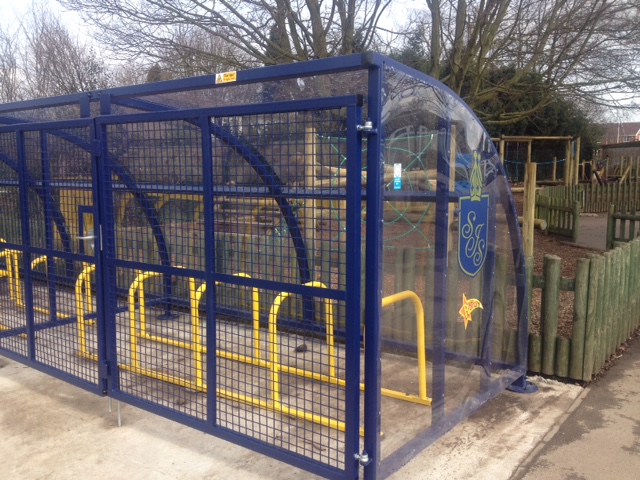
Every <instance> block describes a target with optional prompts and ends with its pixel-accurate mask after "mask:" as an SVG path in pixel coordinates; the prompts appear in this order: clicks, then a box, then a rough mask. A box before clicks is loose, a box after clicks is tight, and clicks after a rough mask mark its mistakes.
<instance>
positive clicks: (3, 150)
mask: <svg viewBox="0 0 640 480" xmlns="http://www.w3.org/2000/svg"><path fill="white" fill-rule="evenodd" d="M0 156H1V158H2V162H1V163H0V178H1V179H2V184H1V185H0V249H1V250H0V282H1V283H0V308H2V311H3V315H2V318H1V319H0V348H1V349H4V350H8V351H10V352H12V353H14V354H17V355H19V356H21V357H27V355H28V348H27V336H26V327H27V316H26V311H25V308H24V296H23V295H22V288H23V285H22V281H21V276H20V273H19V272H20V268H21V262H22V253H21V252H22V247H21V244H22V221H23V218H24V216H23V215H22V214H21V212H20V187H19V183H20V180H19V161H18V145H17V135H16V132H14V131H8V132H1V133H0Z"/></svg>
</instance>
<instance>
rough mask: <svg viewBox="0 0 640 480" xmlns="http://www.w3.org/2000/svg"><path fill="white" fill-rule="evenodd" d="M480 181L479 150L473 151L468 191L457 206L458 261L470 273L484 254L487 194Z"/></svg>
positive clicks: (481, 263) (473, 272) (476, 270)
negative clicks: (483, 191) (467, 194)
mask: <svg viewBox="0 0 640 480" xmlns="http://www.w3.org/2000/svg"><path fill="white" fill-rule="evenodd" d="M483 184H484V178H483V176H482V173H481V170H480V153H479V152H474V153H473V166H472V169H471V189H470V192H469V193H470V195H469V196H468V197H460V201H459V210H458V212H459V217H458V218H459V219H460V220H459V225H458V265H459V266H460V270H462V271H463V272H464V273H466V274H467V275H469V276H470V277H475V276H476V275H477V274H478V272H479V271H480V269H481V268H482V265H484V260H485V258H486V257H487V230H488V228H487V224H488V221H489V195H487V194H483V193H482V187H483Z"/></svg>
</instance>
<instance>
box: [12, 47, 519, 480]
mask: <svg viewBox="0 0 640 480" xmlns="http://www.w3.org/2000/svg"><path fill="white" fill-rule="evenodd" d="M520 245H521V244H520V232H519V227H518V223H517V216H516V214H515V208H514V205H513V201H512V198H511V196H510V193H509V188H508V182H507V180H506V178H505V174H504V169H503V166H502V163H501V161H500V159H499V157H498V155H497V152H496V151H495V148H494V146H493V144H492V142H491V139H490V137H489V136H488V134H487V133H486V131H485V130H484V129H483V127H482V125H481V124H480V123H479V121H478V120H477V118H476V117H475V116H474V115H473V113H472V112H471V110H470V109H469V108H468V107H467V106H466V105H465V104H464V103H463V102H462V101H461V100H460V99H459V98H457V97H456V96H455V94H453V93H452V92H451V91H449V90H448V89H447V88H446V87H444V86H443V85H441V84H439V83H438V82H436V81H434V80H432V79H430V78H428V77H426V76H424V75H422V74H420V73H418V72H415V71H413V70H411V69H409V68H407V67H405V66H403V65H401V64H398V63H397V62H394V61H392V60H390V59H387V58H385V57H382V56H379V55H376V54H362V55H352V56H348V57H341V58H335V59H327V60H321V61H314V62H307V63H299V64H292V65H283V66H279V67H270V68H264V69H254V70H247V71H242V72H225V74H224V75H222V74H220V75H214V76H209V77H198V78H192V79H184V80H176V81H171V82H161V83H158V84H147V85H138V86H131V87H122V88H114V89H110V90H106V91H102V92H91V93H89V94H78V95H69V96H64V97H57V98H51V99H41V100H33V101H28V102H21V103H15V104H7V105H0V305H1V306H2V311H3V313H2V315H0V354H2V355H6V356H8V357H11V358H14V359H16V360H18V361H21V362H23V363H26V364H28V365H31V366H33V367H35V368H38V369H40V370H43V371H45V372H46V373H49V374H51V375H54V376H57V377H60V378H62V379H64V380H66V381H68V382H71V383H73V384H75V385H78V386H80V387H82V388H85V389H87V390H89V391H92V392H94V393H97V394H103V395H108V396H110V397H112V398H115V399H118V400H122V401H125V402H127V403H130V404H133V405H135V406H138V407H140V408H143V409H146V410H149V411H151V412H154V413H157V414H159V415H163V416H166V417H168V418H171V419H174V420H176V421H178V422H180V423H183V424H186V425H189V426H192V427H194V428H197V429H199V430H202V431H204V432H208V433H211V434H213V435H216V436H219V437H222V438H225V439H228V440H230V441H233V442H235V443H238V444H241V445H244V446H247V447H248V448H251V449H254V450H257V451H261V452H264V453H265V454H268V455H270V456H273V457H275V458H278V459H281V460H283V461H286V462H289V463H291V464H293V465H296V466H299V467H301V468H304V469H306V470H308V471H311V472H314V473H317V474H319V475H323V476H326V477H332V478H357V477H358V476H359V475H361V474H362V475H364V477H365V478H377V477H378V476H385V475H388V474H390V473H393V472H394V471H396V470H397V469H398V468H399V467H400V466H401V465H402V464H403V463H405V462H406V461H407V459H409V458H411V456H413V455H415V454H416V452H420V451H421V450H422V449H423V448H425V447H426V446H428V445H429V444H430V443H431V442H433V441H434V440H435V439H437V438H438V437H440V436H441V435H443V434H444V433H445V432H446V431H447V430H448V429H450V428H452V427H453V426H454V425H455V424H456V423H458V422H459V421H461V420H462V419H464V418H465V417H466V416H468V415H469V414H470V413H471V412H473V411H474V410H476V409H477V408H479V407H480V406H481V405H482V404H483V403H485V402H486V401H488V400H489V399H491V398H492V397H493V396H495V395H497V394H498V393H499V392H501V391H502V390H503V389H504V388H506V387H507V386H509V385H511V384H513V383H514V382H515V384H516V385H517V386H519V387H526V386H527V383H526V381H525V377H524V374H525V372H526V354H527V351H526V347H527V330H528V316H527V315H528V312H527V308H526V305H527V299H526V292H527V288H526V275H525V270H524V269H525V266H524V265H525V262H524V259H523V256H522V252H521V248H520ZM383 433H384V437H382V434H383ZM381 438H383V440H381Z"/></svg>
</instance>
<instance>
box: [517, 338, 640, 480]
mask: <svg viewBox="0 0 640 480" xmlns="http://www.w3.org/2000/svg"><path fill="white" fill-rule="evenodd" d="M638 372H640V342H638V341H634V342H631V344H630V346H629V348H628V349H627V351H626V352H625V354H624V355H623V356H622V357H621V358H620V359H619V360H618V363H617V364H616V365H615V367H613V368H612V369H611V370H609V371H608V372H607V375H606V376H605V377H604V378H602V379H600V380H599V381H597V382H595V383H593V384H591V385H589V386H588V387H587V388H586V389H585V391H584V393H583V394H582V395H581V396H580V403H579V407H578V408H576V409H575V410H574V411H573V412H572V413H571V414H570V416H569V417H568V418H567V419H566V421H565V422H563V423H562V425H561V426H560V428H558V429H557V431H556V433H555V435H553V436H550V437H549V438H546V439H545V441H544V442H543V443H541V445H540V446H539V447H538V448H537V449H536V450H535V451H534V452H532V454H531V456H530V457H529V458H528V459H527V460H526V461H525V462H523V465H522V466H521V467H520V468H519V469H518V471H517V472H516V474H515V475H514V476H513V480H534V479H535V480H537V479H540V478H544V479H545V480H564V479H572V480H601V479H609V478H611V479H616V480H636V479H637V478H640V375H638Z"/></svg>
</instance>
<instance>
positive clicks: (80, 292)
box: [75, 263, 98, 360]
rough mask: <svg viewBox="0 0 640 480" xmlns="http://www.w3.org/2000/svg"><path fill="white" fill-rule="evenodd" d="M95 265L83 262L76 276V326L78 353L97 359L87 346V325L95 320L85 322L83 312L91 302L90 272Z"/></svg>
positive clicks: (93, 269)
mask: <svg viewBox="0 0 640 480" xmlns="http://www.w3.org/2000/svg"><path fill="white" fill-rule="evenodd" d="M95 269H96V266H95V265H92V264H88V263H83V268H82V272H81V273H80V275H79V276H78V280H77V281H76V285H75V290H76V318H77V326H78V344H79V347H78V355H80V356H81V357H84V358H89V359H92V360H97V359H98V356H97V355H95V354H93V353H90V352H89V350H88V348H87V330H86V327H87V325H92V324H94V323H95V322H90V321H89V322H87V321H86V320H85V314H86V313H88V312H89V308H88V306H89V305H90V304H91V303H92V302H91V274H92V273H93V272H94V271H95Z"/></svg>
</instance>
